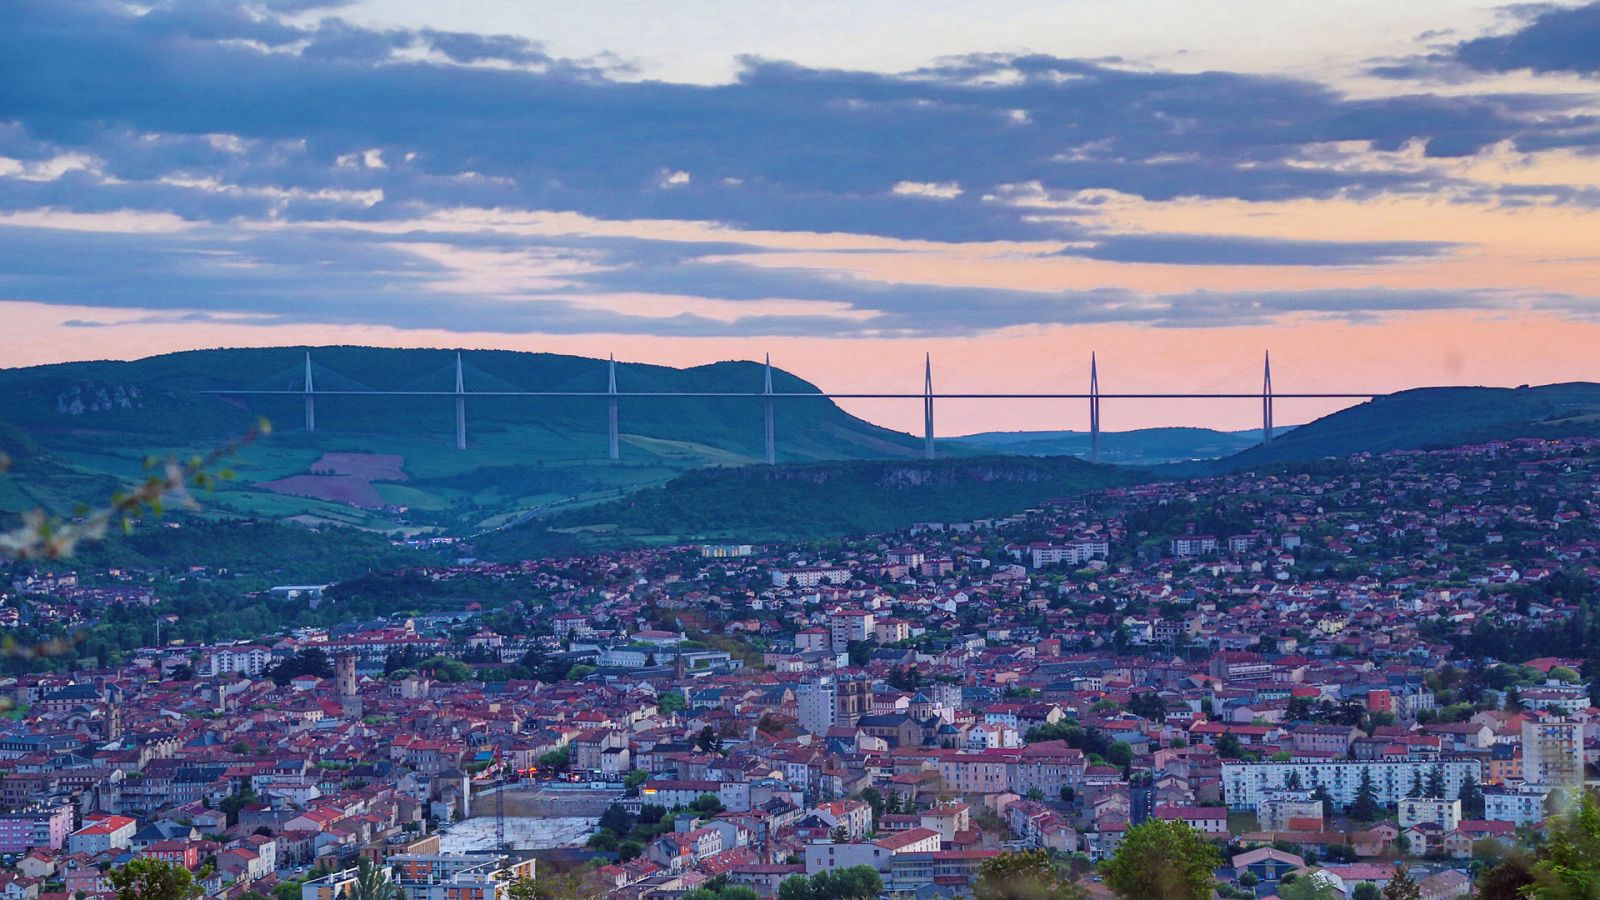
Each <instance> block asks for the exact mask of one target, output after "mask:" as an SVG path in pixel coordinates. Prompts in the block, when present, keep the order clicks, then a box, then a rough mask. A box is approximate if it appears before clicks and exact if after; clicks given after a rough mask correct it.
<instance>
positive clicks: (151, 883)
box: [106, 857, 204, 900]
mask: <svg viewBox="0 0 1600 900" xmlns="http://www.w3.org/2000/svg"><path fill="white" fill-rule="evenodd" d="M106 881H107V882H109V883H110V884H111V890H112V891H114V892H116V895H117V900H195V898H197V897H199V896H201V895H202V894H203V893H204V890H203V889H202V888H201V887H200V885H199V884H198V883H196V882H195V880H194V873H192V872H190V871H189V870H188V869H186V868H184V867H183V866H180V865H178V864H177V863H170V862H167V861H165V860H160V859H150V858H148V857H140V858H138V859H134V860H131V861H129V863H128V864H127V865H125V866H123V867H122V868H120V869H113V870H111V871H110V872H107V873H106Z"/></svg>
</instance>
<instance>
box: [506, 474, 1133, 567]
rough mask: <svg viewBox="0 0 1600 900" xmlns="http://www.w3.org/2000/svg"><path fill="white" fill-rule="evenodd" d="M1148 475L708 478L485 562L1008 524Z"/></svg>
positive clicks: (558, 521) (532, 530)
mask: <svg viewBox="0 0 1600 900" xmlns="http://www.w3.org/2000/svg"><path fill="white" fill-rule="evenodd" d="M1142 478H1143V476H1142V475H1141V474H1140V473H1139V472H1138V471H1136V470H1130V469H1125V468H1118V467H1115V466H1103V465H1094V464H1092V463H1087V462H1084V461H1082V460H1079V459H1074V458H1071V457H1060V456H1057V457H1005V456H987V457H975V458H967V459H940V460H933V461H920V460H919V461H914V462H910V461H907V462H894V461H856V462H835V463H813V464H796V465H783V466H775V467H768V466H747V467H744V468H738V469H706V470H702V471H698V472H691V473H689V474H686V475H683V476H680V477H678V478H675V479H673V480H672V481H670V482H668V483H667V484H666V485H665V486H663V487H660V488H651V489H648V490H644V491H640V492H638V493H636V494H633V495H631V496H628V497H626V498H624V499H621V500H616V501H612V502H608V503H601V504H597V505H594V506H591V507H588V508H584V509H574V510H569V511H565V512H559V513H554V514H551V515H550V516H548V517H546V518H544V519H541V520H539V521H534V522H528V523H524V524H521V525H518V526H516V527H513V528H508V529H505V530H503V531H500V532H498V533H495V534H491V535H484V536H483V537H481V538H479V539H478V540H477V541H476V542H475V547H476V549H477V550H478V551H479V553H481V554H482V555H484V556H486V557H492V558H514V557H519V556H529V555H537V554H540V553H551V552H561V551H567V550H572V549H577V548H600V547H609V546H631V545H637V544H652V543H682V542H691V541H711V542H718V541H729V542H736V543H747V542H767V541H806V540H815V539H820V538H827V537H837V536H841V535H850V534H864V533H870V532H877V531H889V530H893V529H898V528H905V527H907V526H909V525H911V524H913V523H916V522H925V521H965V520H970V519H974V518H981V517H985V516H998V515H1005V514H1008V513H1013V512H1017V511H1019V510H1022V509H1024V508H1027V507H1030V506H1036V505H1038V504H1041V503H1043V502H1045V501H1047V500H1050V499H1052V498H1059V497H1068V496H1071V495H1073V494H1078V493H1082V492H1084V491H1087V490H1092V489H1094V488H1099V487H1107V486H1111V485H1118V484H1128V483H1131V482H1134V481H1138V480H1142Z"/></svg>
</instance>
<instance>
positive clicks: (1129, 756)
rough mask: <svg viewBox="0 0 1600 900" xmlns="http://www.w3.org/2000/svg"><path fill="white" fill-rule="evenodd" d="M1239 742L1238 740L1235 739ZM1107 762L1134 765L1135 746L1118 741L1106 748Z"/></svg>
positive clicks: (1117, 764) (1123, 765)
mask: <svg viewBox="0 0 1600 900" xmlns="http://www.w3.org/2000/svg"><path fill="white" fill-rule="evenodd" d="M1235 740H1237V739H1235ZM1106 762H1108V763H1111V764H1112V765H1113V766H1122V767H1126V766H1129V765H1131V764H1132V763H1133V745H1132V744H1130V743H1128V742H1127V741H1116V742H1114V743H1112V745H1111V746H1110V747H1107V748H1106Z"/></svg>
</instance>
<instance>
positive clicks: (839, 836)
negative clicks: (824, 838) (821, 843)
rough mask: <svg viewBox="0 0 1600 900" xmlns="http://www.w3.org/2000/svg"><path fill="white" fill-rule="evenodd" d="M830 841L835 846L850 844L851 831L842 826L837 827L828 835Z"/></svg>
mask: <svg viewBox="0 0 1600 900" xmlns="http://www.w3.org/2000/svg"><path fill="white" fill-rule="evenodd" d="M828 840H829V841H832V842H833V843H835V844H848V843H850V829H848V828H846V827H844V825H842V824H841V825H835V826H834V827H833V831H831V832H829V833H828Z"/></svg>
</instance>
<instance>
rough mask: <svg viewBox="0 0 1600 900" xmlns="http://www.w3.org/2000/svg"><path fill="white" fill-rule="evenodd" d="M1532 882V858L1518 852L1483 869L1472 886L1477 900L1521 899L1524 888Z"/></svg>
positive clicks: (1523, 894) (1523, 895) (1524, 895)
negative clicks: (1475, 891) (1476, 894)
mask: <svg viewBox="0 0 1600 900" xmlns="http://www.w3.org/2000/svg"><path fill="white" fill-rule="evenodd" d="M1533 883H1534V875H1533V859H1532V858H1531V857H1529V856H1528V855H1527V854H1525V853H1519V854H1517V855H1515V856H1511V857H1508V858H1506V859H1505V860H1504V861H1502V862H1501V863H1500V864H1499V865H1496V866H1491V867H1489V868H1487V869H1484V870H1483V874H1481V875H1479V876H1478V883H1477V884H1475V885H1474V887H1475V888H1476V889H1477V891H1478V900H1523V898H1524V897H1526V896H1527V895H1526V894H1525V893H1524V892H1523V889H1524V888H1527V887H1531V886H1532V885H1533Z"/></svg>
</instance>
